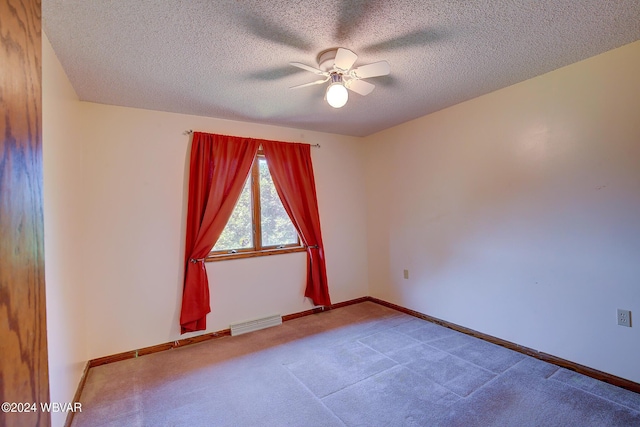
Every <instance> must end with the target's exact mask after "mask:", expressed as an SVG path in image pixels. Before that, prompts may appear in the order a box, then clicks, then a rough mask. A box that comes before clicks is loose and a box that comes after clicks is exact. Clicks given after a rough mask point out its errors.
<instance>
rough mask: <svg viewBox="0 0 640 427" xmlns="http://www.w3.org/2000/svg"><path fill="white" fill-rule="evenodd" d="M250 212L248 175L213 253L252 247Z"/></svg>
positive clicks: (249, 181)
mask: <svg viewBox="0 0 640 427" xmlns="http://www.w3.org/2000/svg"><path fill="white" fill-rule="evenodd" d="M251 210H252V204H251V175H249V178H247V182H245V183H244V188H243V189H242V194H241V195H240V198H239V199H238V202H237V203H236V207H235V208H234V209H233V213H232V214H231V217H230V218H229V222H227V225H226V226H225V228H224V230H223V231H222V234H221V235H220V238H219V239H218V241H217V242H216V244H215V246H214V247H213V249H212V250H213V251H230V250H233V249H247V248H252V247H253V230H252V227H253V224H252V221H251V218H252V212H251Z"/></svg>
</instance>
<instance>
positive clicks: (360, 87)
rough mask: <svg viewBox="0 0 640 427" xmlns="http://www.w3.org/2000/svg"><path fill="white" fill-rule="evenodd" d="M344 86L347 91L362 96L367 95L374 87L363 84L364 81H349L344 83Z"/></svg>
mask: <svg viewBox="0 0 640 427" xmlns="http://www.w3.org/2000/svg"><path fill="white" fill-rule="evenodd" d="M344 85H345V87H346V88H347V89H350V90H352V91H354V92H355V93H358V94H360V95H362V96H365V95H369V94H370V93H371V91H372V90H373V89H374V88H375V87H376V85H374V84H373V83H369V82H365V81H364V80H349V81H347V82H345V84H344Z"/></svg>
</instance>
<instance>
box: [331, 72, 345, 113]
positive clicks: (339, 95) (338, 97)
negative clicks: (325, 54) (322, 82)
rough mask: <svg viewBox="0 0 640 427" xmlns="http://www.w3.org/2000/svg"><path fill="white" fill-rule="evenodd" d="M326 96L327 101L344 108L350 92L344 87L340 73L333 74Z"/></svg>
mask: <svg viewBox="0 0 640 427" xmlns="http://www.w3.org/2000/svg"><path fill="white" fill-rule="evenodd" d="M326 98H327V103H328V104H329V105H331V106H332V107H333V108H342V107H344V105H345V104H346V103H347V101H348V100H349V92H348V91H347V88H346V87H344V82H343V81H342V76H341V75H340V74H332V75H331V84H330V85H329V87H328V88H327V93H326Z"/></svg>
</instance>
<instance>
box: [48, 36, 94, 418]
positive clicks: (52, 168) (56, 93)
mask: <svg viewBox="0 0 640 427" xmlns="http://www.w3.org/2000/svg"><path fill="white" fill-rule="evenodd" d="M42 45H43V46H42V68H43V71H44V72H43V73H42V98H43V100H42V128H43V176H44V191H43V193H44V233H45V234H44V245H45V246H44V249H45V258H46V262H45V281H46V292H47V340H48V343H49V349H48V352H49V387H50V395H51V401H52V402H71V401H72V399H73V396H74V394H75V392H76V388H77V386H78V381H79V380H80V377H81V376H82V370H83V368H84V366H85V364H86V363H87V360H88V356H87V354H88V353H87V346H86V334H85V328H84V326H85V321H86V314H87V313H86V312H85V310H84V301H85V294H84V287H83V282H82V279H81V272H82V271H83V265H84V258H85V256H84V255H85V253H84V247H83V245H82V240H81V236H82V227H83V224H84V217H83V215H82V201H81V198H80V194H82V191H83V190H82V189H83V185H82V174H83V169H82V163H83V162H82V141H81V140H80V138H79V136H78V130H77V125H78V121H77V117H78V114H79V111H80V109H79V106H80V103H79V102H78V97H77V96H76V94H75V92H74V90H73V88H72V87H71V85H70V84H69V81H68V79H67V76H66V75H65V73H64V71H63V69H62V67H61V66H60V63H59V62H58V59H57V58H56V56H55V53H54V52H53V49H52V48H51V45H50V44H49V40H48V39H47V37H46V35H44V34H43V37H42ZM65 417H66V414H64V413H52V414H51V419H52V420H51V421H52V425H54V426H58V425H63V424H64V420H65Z"/></svg>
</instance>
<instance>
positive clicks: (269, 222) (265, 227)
mask: <svg viewBox="0 0 640 427" xmlns="http://www.w3.org/2000/svg"><path fill="white" fill-rule="evenodd" d="M258 168H259V172H260V175H259V176H260V221H261V225H262V227H261V229H262V246H263V247H267V246H270V247H274V246H275V247H278V246H286V245H295V244H297V243H298V233H297V232H296V229H295V227H294V226H293V224H292V223H291V219H290V218H289V215H287V212H286V211H285V210H284V207H283V206H282V201H281V200H280V197H279V196H278V192H277V191H276V187H275V186H274V185H273V180H272V179H271V174H270V173H269V166H268V165H267V161H266V159H265V158H264V157H259V158H258Z"/></svg>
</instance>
